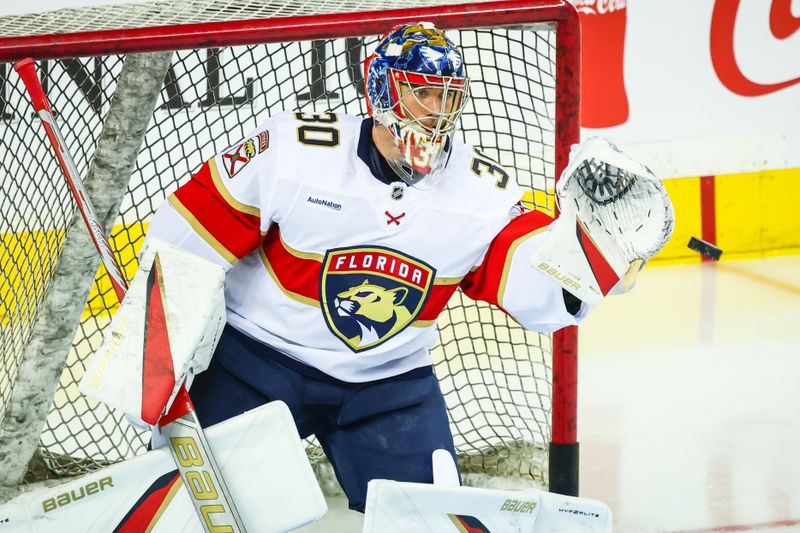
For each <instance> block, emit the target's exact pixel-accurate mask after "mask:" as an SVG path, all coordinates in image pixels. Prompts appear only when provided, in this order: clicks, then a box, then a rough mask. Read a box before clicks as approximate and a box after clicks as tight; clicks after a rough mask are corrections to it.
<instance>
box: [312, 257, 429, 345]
mask: <svg viewBox="0 0 800 533" xmlns="http://www.w3.org/2000/svg"><path fill="white" fill-rule="evenodd" d="M435 274H436V271H435V270H434V269H433V268H432V267H430V266H429V265H427V264H425V263H423V262H422V261H419V260H418V259H414V258H413V257H409V256H407V255H404V254H401V253H399V252H396V251H394V250H390V249H388V248H378V247H363V248H339V249H336V250H331V251H329V252H328V253H327V255H326V256H325V261H324V264H323V267H322V276H321V279H320V296H321V298H320V300H321V302H320V303H321V305H322V311H323V314H324V315H325V321H326V323H327V325H328V328H330V330H331V331H332V332H333V333H334V334H335V335H336V336H337V337H339V338H340V339H341V340H342V341H343V342H344V343H345V344H346V345H347V346H348V347H350V349H351V350H353V351H354V352H360V351H362V350H366V349H368V348H372V347H374V346H377V345H379V344H381V343H383V342H386V341H387V340H389V339H390V338H392V337H394V336H395V335H397V334H398V333H400V332H401V331H402V330H404V329H405V328H406V327H407V326H408V325H409V324H411V322H413V321H414V319H416V317H417V316H418V315H419V312H420V311H421V310H422V307H423V306H424V305H425V300H426V299H427V297H428V293H429V289H430V287H431V285H432V284H433V279H434V276H435Z"/></svg>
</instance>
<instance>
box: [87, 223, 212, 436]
mask: <svg viewBox="0 0 800 533" xmlns="http://www.w3.org/2000/svg"><path fill="white" fill-rule="evenodd" d="M224 286H225V272H224V270H223V269H222V267H219V266H217V265H214V264H213V263H210V262H208V261H204V260H202V259H200V258H198V257H197V256H196V255H194V254H190V253H188V252H185V251H183V250H181V249H180V248H177V247H175V246H172V245H171V244H168V243H166V242H164V241H161V240H159V239H155V238H150V239H147V241H146V244H145V248H144V250H143V251H142V253H141V261H140V264H139V271H138V272H137V274H136V276H135V277H134V280H133V283H132V284H131V287H130V289H129V290H128V293H127V295H126V296H125V299H124V300H123V301H122V303H121V304H120V307H119V309H118V310H117V313H116V314H115V315H114V318H113V320H112V321H111V325H110V326H109V328H108V331H107V333H106V336H105V339H104V341H103V344H102V345H101V346H100V348H99V349H98V350H97V352H96V353H95V354H94V356H93V357H92V359H91V361H90V362H89V366H88V368H87V369H86V374H85V375H84V377H83V378H82V379H81V382H80V390H81V392H82V393H84V394H86V395H88V396H92V397H94V398H97V399H98V400H100V401H102V402H104V403H106V404H108V405H110V406H112V407H115V408H117V409H119V410H120V411H122V412H123V413H125V414H126V415H127V416H128V418H129V420H131V421H132V422H134V423H136V421H139V422H143V423H146V424H148V425H154V424H156V423H157V422H158V421H159V419H160V418H161V416H162V415H163V414H164V413H166V412H167V410H168V409H169V407H170V406H171V404H172V400H173V399H174V398H175V396H176V394H177V393H178V391H179V390H180V387H181V385H182V384H183V383H184V382H185V383H186V387H187V389H188V388H189V385H191V381H192V379H193V377H194V376H195V375H196V374H198V373H200V372H202V371H203V370H205V369H206V368H208V364H209V362H210V360H211V356H212V354H213V353H214V348H216V345H217V342H218V341H219V336H220V333H221V332H222V329H223V328H224V327H225V295H224ZM145 391H146V394H144V392H145Z"/></svg>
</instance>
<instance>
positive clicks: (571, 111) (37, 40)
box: [0, 0, 580, 494]
mask: <svg viewBox="0 0 800 533" xmlns="http://www.w3.org/2000/svg"><path fill="white" fill-rule="evenodd" d="M407 3H408V2H404V5H405V4H407ZM155 4H158V2H155ZM239 4H243V5H246V4H248V2H247V1H246V0H243V1H242V2H239ZM261 4H263V2H261ZM353 4H354V5H353V6H352V7H350V6H349V4H348V3H347V2H342V3H341V5H342V8H344V9H351V11H349V12H339V13H317V14H306V12H304V11H303V10H300V11H299V13H300V14H290V15H289V16H283V15H284V13H286V12H287V11H286V9H284V8H283V7H281V8H279V9H276V13H275V16H272V15H269V14H263V13H261V12H260V11H259V12H258V13H257V14H260V17H259V18H253V19H246V20H215V21H211V22H202V20H203V18H204V17H205V16H211V18H212V19H214V16H215V15H214V13H211V14H210V15H209V14H208V13H205V14H202V16H201V15H198V17H199V18H197V17H195V18H192V17H189V18H188V19H187V20H186V21H181V22H179V23H175V24H168V25H146V26H141V27H126V25H127V21H125V20H122V21H120V26H121V27H120V28H113V29H96V30H91V31H89V30H80V31H70V32H69V33H54V32H50V33H45V34H37V35H18V36H13V37H3V38H0V62H14V61H16V60H18V59H22V58H24V57H33V58H34V59H35V60H37V61H44V60H68V59H69V60H72V59H74V58H87V57H94V56H110V55H118V54H132V53H142V52H159V51H167V50H189V49H217V48H228V47H236V46H244V45H253V44H265V43H287V42H295V41H314V42H320V41H326V40H329V39H336V38H353V37H362V36H370V37H374V36H376V35H380V34H382V33H384V32H385V31H386V30H387V29H388V28H390V27H391V26H393V25H395V24H398V23H403V22H414V21H419V20H429V21H432V22H434V23H436V24H437V25H438V26H440V27H441V28H443V29H446V30H451V29H452V30H470V29H485V28H492V29H503V28H507V29H509V30H510V31H524V30H527V29H536V28H541V29H545V30H548V31H554V33H555V38H554V48H553V55H554V67H553V72H552V73H551V75H552V78H554V86H553V87H546V89H548V90H549V89H552V90H553V91H554V93H555V95H556V96H555V100H554V102H552V106H553V109H554V114H553V117H551V118H552V121H553V122H554V124H555V127H554V128H553V131H552V150H553V163H554V165H553V169H552V171H553V174H554V175H555V176H558V175H559V174H560V172H561V170H562V169H563V168H564V167H565V166H566V163H567V158H568V155H569V148H570V146H571V145H572V144H573V143H576V142H578V140H579V135H580V130H579V109H580V108H579V94H580V49H579V46H580V45H579V43H580V39H579V37H580V30H579V22H578V17H577V14H576V12H575V10H574V8H573V7H572V6H571V5H570V4H569V3H568V2H567V1H566V0H514V1H500V2H479V3H470V4H445V2H435V1H430V2H424V0H423V1H417V2H414V3H413V6H414V7H408V8H403V9H392V10H377V9H376V6H377V5H379V4H378V3H377V2H373V3H372V4H369V3H368V2H361V3H357V4H356V3H355V2H354V3H353ZM420 4H428V5H426V6H422V7H419V5H420ZM435 4H439V5H435ZM442 4H444V5H442ZM309 5H311V3H309ZM364 6H367V8H369V7H370V6H371V7H372V10H364V9H367V8H365V7H364ZM223 11H224V10H223ZM254 11H257V10H254ZM270 17H272V18H270ZM155 20H159V19H158V18H156V19H155ZM20 22H24V21H22V20H20ZM88 22H89V23H91V22H90V21H88ZM78 26H79V25H78ZM90 27H91V26H90ZM491 42H494V41H491ZM499 46H503V47H505V46H507V45H504V44H501V45H499ZM509 49H510V47H509ZM526 49H527V48H526ZM311 53H312V65H310V68H311V69H313V68H322V70H323V72H324V63H325V56H324V50H322V53H323V55H322V57H321V59H320V57H318V56H317V55H314V54H319V53H320V50H319V49H317V48H316V47H312V49H311ZM536 53H539V52H538V51H537V52H536ZM541 53H542V54H543V55H544V56H546V55H547V52H541ZM512 55H513V54H512ZM210 57H211V54H209V58H210ZM65 65H66V63H65ZM320 65H322V67H320ZM470 66H472V65H469V64H468V72H469V67H470ZM5 67H7V65H6V66H5ZM5 67H4V68H5ZM473 68H474V69H478V67H477V66H473ZM64 69H65V71H66V69H67V67H66V66H65V67H64ZM2 73H3V78H2V81H3V82H4V83H5V82H6V81H7V80H8V79H9V77H10V75H11V74H10V69H8V68H5V70H3V72H2ZM65 79H66V78H65ZM72 79H73V81H75V78H74V77H73V78H72ZM319 79H320V78H319V77H318V78H317V81H319ZM158 81H159V82H160V80H158ZM165 81H166V83H165V85H168V84H169V78H167V80H165ZM313 81H314V80H312V85H313ZM323 82H324V80H323ZM545 85H547V84H546V83H545ZM159 88H160V86H159ZM2 89H3V91H5V87H3V88H2ZM167 89H168V88H167ZM502 89H503V88H502V87H500V88H499V89H498V90H497V91H498V92H497V94H502ZM313 92H314V88H313V87H311V90H310V91H309V95H310V96H308V95H307V96H308V98H309V99H311V100H313V99H314V98H315V96H314V94H312V93H313ZM326 92H327V91H326V90H325V89H324V88H323V93H326ZM218 96H219V95H218V94H217V97H218ZM317 96H318V97H319V96H322V97H323V98H322V100H320V101H321V102H322V101H324V99H325V97H326V95H325V94H321V95H320V94H317ZM161 98H162V99H163V98H164V97H163V96H162V97H161ZM298 101H299V98H298ZM328 103H330V100H328ZM167 104H169V102H165V103H164V104H163V106H166V105H167ZM8 105H10V104H9V99H8V98H7V95H6V94H5V92H3V94H0V107H2V108H3V109H2V110H0V111H2V113H5V114H7V111H8V110H7V109H6V107H7V106H8ZM298 105H299V104H298ZM476 105H477V104H476ZM163 106H162V107H163ZM534 107H536V106H534ZM56 111H58V109H56ZM511 114H512V115H513V112H512V113H511ZM475 115H476V117H477V118H475V119H474V121H475V123H478V124H480V123H481V122H482V121H485V119H483V118H482V115H481V113H480V110H476V112H475ZM4 116H5V115H4ZM65 118H67V120H66V121H63V120H62V129H64V130H68V129H70V127H71V125H70V123H69V118H68V117H65ZM20 127H23V126H22V125H20ZM545 129H546V128H545ZM165 135H166V133H165ZM204 135H205V133H204ZM209 135H210V134H209ZM548 135H549V134H547V133H546V134H545V135H544V137H545V138H547V139H549V136H548ZM501 137H502V136H501ZM475 138H476V139H477V138H481V139H482V138H483V137H482V133H481V132H479V133H476V137H475ZM232 140H236V139H232ZM512 141H513V142H511V148H508V147H500V145H502V144H503V142H504V141H503V139H500V140H498V141H497V145H498V146H496V147H494V148H495V149H496V150H497V152H498V153H505V154H508V153H510V152H511V151H513V150H514V149H515V147H516V146H517V141H516V139H512ZM226 142H227V140H223V141H220V144H219V145H218V146H217V147H218V148H219V147H222V146H225V145H226ZM548 142H550V141H549V140H548ZM490 144H491V143H490ZM6 149H8V148H6ZM85 158H86V162H85V164H84V165H83V167H82V168H83V169H84V170H88V169H89V168H90V161H91V158H92V153H91V152H90V153H89V154H88V155H87V156H86V157H85ZM514 161H516V159H514ZM501 162H502V163H503V164H504V165H506V166H511V167H512V168H513V167H514V165H513V164H512V165H508V163H507V162H506V161H501ZM0 164H3V165H7V163H5V162H0ZM526 165H528V163H524V162H523V164H522V168H523V169H525V168H529V167H528V166H526ZM79 166H80V165H79ZM545 166H547V165H545ZM91 168H92V169H93V168H94V167H91ZM550 179H552V176H550ZM551 186H552V183H551V182H548V185H547V187H546V189H545V190H544V191H543V192H544V193H545V195H550V197H552V190H551ZM89 189H90V193H91V191H92V187H91V186H90V187H89ZM0 199H1V198H0ZM119 201H120V199H116V200H115V202H116V204H115V203H114V201H112V202H111V205H112V206H119ZM534 203H536V202H534ZM538 207H540V208H543V209H548V208H550V209H553V207H554V206H553V205H552V203H551V200H547V202H545V204H544V205H539V206H538ZM113 222H114V217H113V215H112V218H111V219H109V221H108V223H109V225H111V224H113ZM2 231H3V232H6V233H4V235H7V234H8V232H11V231H12V230H9V229H7V228H2ZM31 231H32V230H31ZM36 231H39V232H40V233H41V232H42V231H44V230H42V229H38V230H36ZM45 233H46V232H45ZM48 235H49V234H48ZM57 235H58V237H56V238H54V239H55V240H54V241H53V243H51V242H50V241H49V240H48V241H47V242H46V243H44V244H42V243H39V246H43V247H44V249H47V250H50V251H52V255H53V256H54V257H57V256H58V255H59V254H60V250H61V248H60V247H61V246H62V240H63V238H64V237H63V233H57ZM45 240H46V239H45ZM114 240H115V241H116V240H117V239H114ZM56 241H57V242H56ZM37 242H38V241H37ZM19 246H20V247H21V248H24V249H27V247H30V246H32V245H30V244H29V245H19ZM119 251H120V250H118V252H119ZM120 253H121V252H120ZM134 255H135V254H134ZM134 262H135V259H134ZM45 263H46V264H48V265H50V262H49V260H48V261H45ZM54 263H55V261H53V265H54ZM53 265H50V267H51V268H49V270H47V272H44V273H42V274H37V275H36V276H28V277H29V278H30V279H35V280H38V281H37V283H39V284H40V285H41V287H40V288H39V289H33V290H32V292H31V293H29V295H28V296H24V297H25V298H32V299H36V305H29V304H25V305H23V304H21V303H19V302H17V301H16V300H18V299H19V297H20V296H19V294H18V291H17V290H16V289H9V288H7V289H4V290H5V292H4V295H3V304H2V305H3V306H4V307H3V309H0V311H2V312H3V323H4V325H5V326H4V330H9V329H14V331H15V333H14V335H17V336H14V337H13V338H12V336H11V335H12V334H11V333H9V334H8V339H10V340H8V343H7V342H6V339H5V338H4V340H3V341H2V342H3V348H4V350H6V349H7V347H8V346H11V345H12V344H13V345H14V346H15V347H17V348H15V349H18V346H19V345H25V346H29V345H30V342H31V339H34V340H35V339H36V335H37V333H36V332H35V331H34V332H33V333H31V332H28V333H19V334H17V333H16V329H15V328H16V327H17V326H16V325H15V322H14V311H13V310H12V307H14V308H15V309H19V308H20V307H26V308H30V311H29V312H28V314H27V315H26V317H25V319H24V320H22V322H24V323H25V325H24V327H29V326H28V323H32V322H34V318H36V317H37V316H38V317H40V318H41V313H42V312H46V311H47V305H46V301H45V298H46V295H45V294H44V293H45V292H46V291H45V290H44V287H48V286H50V284H51V278H52V279H55V277H54V276H56V274H55V270H56V269H55V266H53ZM133 269H135V264H134V265H133ZM3 270H4V272H3V274H4V284H5V285H7V286H8V287H12V286H14V287H15V286H16V285H15V282H14V281H13V280H11V279H10V277H9V276H8V275H7V274H6V272H5V270H6V267H5V266H4V267H3ZM128 270H130V265H129V267H128ZM129 275H130V272H129ZM17 276H18V277H19V276H21V277H22V278H25V276H26V274H24V273H23V274H19V273H17ZM100 277H102V275H100ZM25 280H27V278H25V279H23V281H25ZM28 281H29V280H28ZM16 283H18V284H19V283H21V282H19V281H18V282H16ZM23 284H27V281H26V283H23ZM94 292H99V293H101V294H100V296H99V298H100V301H101V302H106V301H107V300H108V296H107V295H106V293H107V290H106V291H105V293H104V292H103V286H102V282H98V281H95V288H94ZM90 298H91V295H90ZM40 300H41V301H42V302H45V303H39V302H40ZM9 302H11V303H9ZM12 304H13V305H12ZM104 305H105V307H106V308H107V309H106V310H107V311H108V312H110V311H109V310H110V308H111V307H113V303H111V304H104ZM89 307H91V302H90V304H89V305H87V308H89ZM42 310H44V311H42ZM55 311H56V312H57V311H58V310H57V309H56V310H55ZM83 312H84V313H85V312H86V311H85V310H84V311H83ZM481 313H482V311H480V313H478V314H481ZM476 316H477V315H476ZM481 316H483V315H481ZM468 322H469V320H468ZM469 325H470V324H469V323H468V324H467V325H466V326H465V327H466V328H467V329H470V328H469ZM22 327H23V326H20V328H22ZM30 327H32V326H30ZM37 327H40V328H41V327H42V326H37ZM440 327H441V324H440ZM81 329H83V328H82V327H79V335H80V330H81ZM445 333H447V332H446V331H444V329H443V335H444V334H445ZM4 335H5V333H4ZM479 335H481V334H479ZM492 335H494V334H487V337H491V336H492ZM496 335H499V336H502V335H505V333H502V332H501V333H499V334H496ZM84 336H85V337H86V338H89V337H92V338H93V339H94V340H93V341H92V342H90V343H89V345H90V346H92V347H93V348H95V349H96V342H97V340H96V337H95V336H93V333H84ZM511 336H514V335H511ZM76 338H77V336H76ZM498 338H499V337H498ZM75 342H77V341H75ZM454 342H456V344H457V345H458V346H459V350H460V349H461V348H460V346H461V345H462V344H464V343H465V342H464V340H463V339H461V338H459V337H458V335H457V334H456V335H455V341H454ZM487 342H488V341H487ZM546 344H547V341H543V342H542V346H543V348H542V350H545V349H546V346H545V345H546ZM73 346H74V344H73ZM8 349H9V350H10V348H8ZM29 351H30V348H29ZM23 352H25V350H24V349H21V351H20V355H19V356H16V355H15V356H13V357H12V358H11V359H14V358H16V359H14V360H10V359H9V357H10V356H8V355H5V356H4V357H6V360H5V361H4V363H3V368H0V372H5V373H6V374H7V376H5V377H4V376H0V401H2V404H0V406H1V407H2V412H0V416H2V417H3V418H2V424H3V426H0V456H2V455H3V453H4V452H3V448H4V447H6V446H9V445H10V443H11V440H10V437H8V436H3V435H4V429H7V426H8V425H9V424H11V423H12V421H11V420H10V419H11V418H12V417H10V416H8V415H7V414H6V415H5V416H3V413H7V412H8V411H9V410H15V409H16V410H17V411H18V410H19V409H20V407H19V406H20V405H23V404H22V403H20V400H19V399H18V398H15V394H16V393H17V392H18V389H19V387H16V386H15V385H14V383H15V380H16V378H18V377H19V376H23V374H24V373H25V372H26V371H27V372H31V371H34V372H35V370H32V369H31V368H30V367H32V368H33V369H35V368H37V366H36V365H35V364H33V363H31V362H30V357H31V356H30V354H29V353H27V352H26V353H27V355H26V353H23ZM488 352H492V350H491V349H490V350H488ZM488 356H493V354H492V353H488ZM66 357H67V356H66V354H64V358H66ZM500 357H501V358H502V355H501V356H500ZM60 364H61V365H63V364H64V360H63V359H62V361H61V363H60ZM81 364H82V363H81ZM503 364H505V363H503ZM26 366H27V367H29V368H28V369H27V370H26ZM79 366H80V365H79ZM57 367H58V363H56V367H55V368H57ZM77 372H78V373H79V372H80V371H77ZM437 375H439V369H438V367H437ZM73 377H74V376H73ZM23 378H24V376H23ZM548 378H549V379H550V380H551V381H552V392H551V398H550V400H549V405H547V403H548V402H544V403H545V405H544V407H543V409H544V412H545V413H546V412H547V410H548V409H549V410H550V415H551V416H550V418H551V422H550V424H551V428H550V433H549V447H550V450H549V455H548V457H549V469H547V467H545V469H546V470H549V488H550V490H551V491H554V492H561V493H565V494H577V490H578V447H577V446H578V445H577V413H576V410H577V409H576V407H577V329H576V328H566V329H564V330H562V331H559V332H557V333H556V334H554V335H553V338H552V374H551V375H549V376H548ZM76 379H77V378H76ZM440 379H442V376H441V375H440ZM492 379H495V378H492ZM497 379H500V380H501V381H502V379H501V378H497ZM4 380H5V381H6V382H8V383H10V384H7V385H4ZM61 381H62V388H63V386H64V384H63V382H64V377H63V376H62V380H61ZM472 385H473V383H470V386H472ZM492 385H494V383H492ZM482 386H483V384H481V387H482ZM53 387H55V384H54V385H53ZM481 387H479V388H481ZM456 388H457V387H456ZM50 390H51V392H50V396H51V397H52V395H53V391H52V387H51V389H50ZM481 390H482V388H481ZM456 393H458V391H457V390H456V391H455V393H454V394H456ZM497 401H498V400H496V399H495V402H496V403H497ZM70 402H72V400H69V399H68V400H67V403H70ZM500 403H503V401H500ZM49 405H50V404H49V401H48V403H47V406H48V407H49ZM481 405H483V404H481ZM39 410H40V411H41V409H39ZM45 414H46V413H45ZM35 418H36V417H35V416H31V419H30V420H28V423H30V424H32V426H33V427H34V429H33V431H39V432H41V430H37V429H36V428H41V427H42V425H43V424H45V420H44V418H42V419H41V420H38V421H37V420H35ZM37 424H38V425H37ZM474 433H475V434H476V435H478V437H479V438H481V439H482V438H484V431H483V428H476V429H475V431H474ZM11 434H13V435H15V436H16V435H19V432H18V431H16V430H14V431H12V432H10V433H9V432H8V431H6V435H11ZM54 434H58V435H60V433H59V432H55V433H54ZM545 436H548V435H545ZM57 438H61V437H60V436H59V437H57ZM69 438H73V435H70V436H69ZM470 438H471V437H469V436H467V437H465V439H466V440H469V439H470ZM490 440H491V439H490ZM76 441H77V444H76V445H77V446H82V447H86V446H87V445H86V444H85V443H82V442H81V439H76ZM37 442H38V438H37ZM492 454H495V455H500V456H502V452H501V453H499V454H498V452H496V451H492V452H490V453H489V455H492ZM51 459H53V458H52V457H51ZM55 459H57V458H55ZM55 459H54V460H55ZM56 462H57V461H56ZM98 464H100V463H98ZM490 470H491V469H490ZM70 472H72V471H70ZM490 473H491V472H490Z"/></svg>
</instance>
